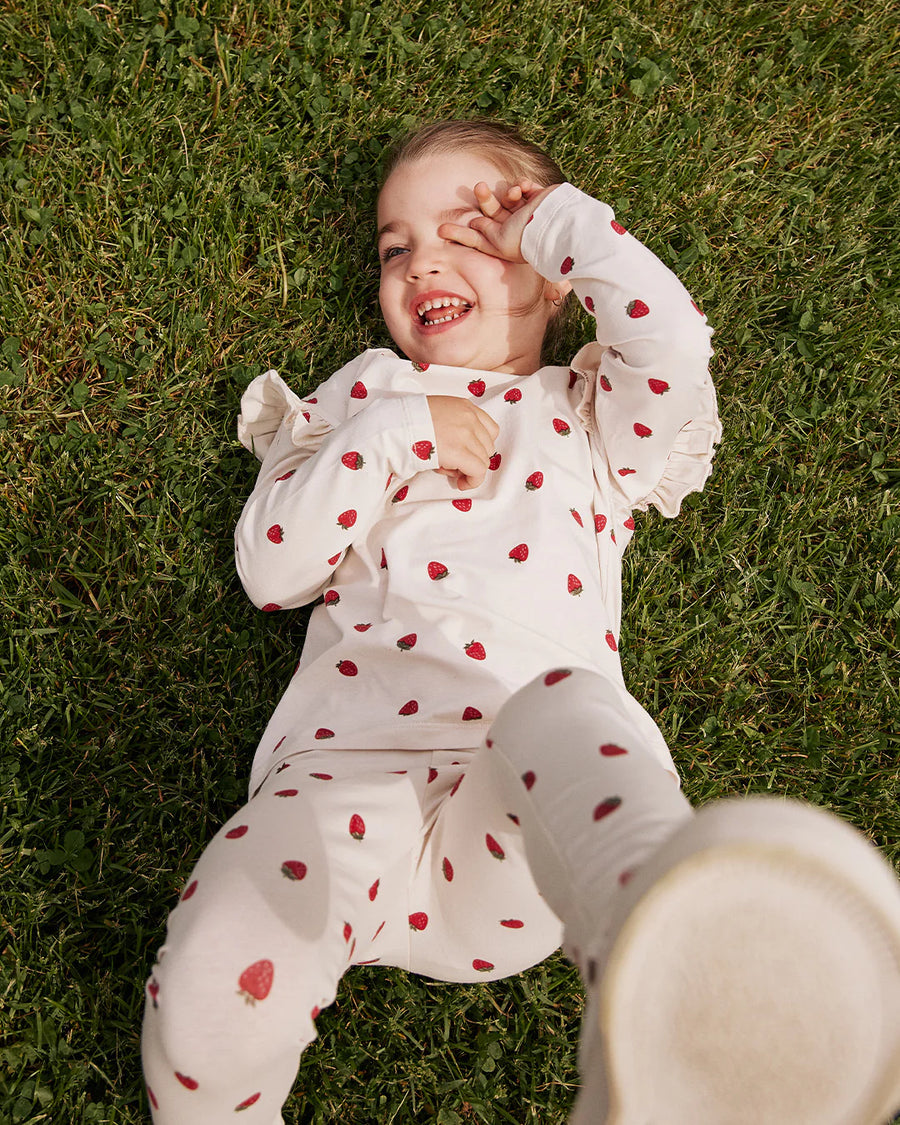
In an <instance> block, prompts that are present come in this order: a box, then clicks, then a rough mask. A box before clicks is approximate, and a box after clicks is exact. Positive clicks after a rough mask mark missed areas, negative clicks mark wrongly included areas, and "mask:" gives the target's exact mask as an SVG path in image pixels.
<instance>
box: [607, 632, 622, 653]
mask: <svg viewBox="0 0 900 1125" xmlns="http://www.w3.org/2000/svg"><path fill="white" fill-rule="evenodd" d="M606 643H607V644H608V645H609V647H610V648H611V649H612V650H613V652H617V651H618V647H619V646H618V645H617V644H616V638H615V636H614V635H613V633H612V632H611V631H610V630H609V629H607V630H606Z"/></svg>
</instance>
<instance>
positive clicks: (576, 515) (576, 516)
mask: <svg viewBox="0 0 900 1125" xmlns="http://www.w3.org/2000/svg"><path fill="white" fill-rule="evenodd" d="M569 511H570V512H571V514H572V519H573V520H574V521H575V522H576V523H577V524H578V526H579V527H584V524H583V523H582V522H581V516H580V515H579V513H578V512H577V511H576V510H575V509H574V508H569Z"/></svg>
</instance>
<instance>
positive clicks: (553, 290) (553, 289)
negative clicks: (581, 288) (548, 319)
mask: <svg viewBox="0 0 900 1125" xmlns="http://www.w3.org/2000/svg"><path fill="white" fill-rule="evenodd" d="M571 292H572V286H571V285H570V284H569V282H568V281H545V282H544V297H545V298H546V299H547V300H548V301H552V302H553V304H554V305H556V306H557V307H559V305H561V304H562V300H563V297H565V296H566V294H567V293H571Z"/></svg>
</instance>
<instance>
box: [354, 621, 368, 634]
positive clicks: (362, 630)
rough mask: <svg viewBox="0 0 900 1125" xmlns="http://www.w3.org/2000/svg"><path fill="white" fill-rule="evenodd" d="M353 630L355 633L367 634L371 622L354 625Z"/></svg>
mask: <svg viewBox="0 0 900 1125" xmlns="http://www.w3.org/2000/svg"><path fill="white" fill-rule="evenodd" d="M353 628H354V629H355V630H356V631H357V633H366V632H368V630H369V629H371V628H372V622H371V621H364V622H360V624H359V625H354V626H353Z"/></svg>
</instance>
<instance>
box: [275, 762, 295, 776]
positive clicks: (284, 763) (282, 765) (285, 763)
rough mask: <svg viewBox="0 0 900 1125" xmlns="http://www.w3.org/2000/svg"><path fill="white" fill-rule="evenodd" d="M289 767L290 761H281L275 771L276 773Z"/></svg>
mask: <svg viewBox="0 0 900 1125" xmlns="http://www.w3.org/2000/svg"><path fill="white" fill-rule="evenodd" d="M290 768H291V763H290V762H282V763H281V765H280V766H279V767H278V769H277V770H276V771H275V772H276V773H284V771H285V770H289V769H290Z"/></svg>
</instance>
